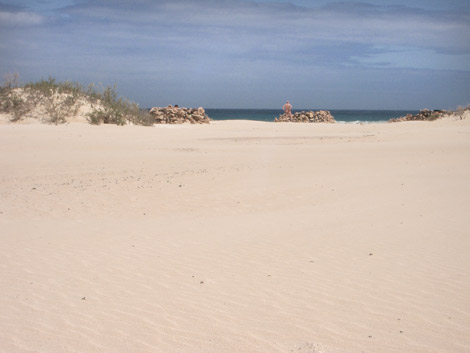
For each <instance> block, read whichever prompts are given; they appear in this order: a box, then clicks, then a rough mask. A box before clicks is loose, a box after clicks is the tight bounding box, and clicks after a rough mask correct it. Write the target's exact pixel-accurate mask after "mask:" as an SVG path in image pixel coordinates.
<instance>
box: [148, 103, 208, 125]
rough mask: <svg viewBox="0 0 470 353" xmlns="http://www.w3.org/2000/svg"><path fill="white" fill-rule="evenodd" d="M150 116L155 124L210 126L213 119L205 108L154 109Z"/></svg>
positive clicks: (151, 110)
mask: <svg viewBox="0 0 470 353" xmlns="http://www.w3.org/2000/svg"><path fill="white" fill-rule="evenodd" d="M150 114H151V115H152V116H153V117H154V118H155V124H184V123H191V124H209V123H210V121H211V119H210V118H209V117H208V116H207V114H206V111H205V110H204V108H197V109H195V108H178V107H172V106H171V105H170V106H168V107H165V108H160V107H153V108H152V109H150Z"/></svg>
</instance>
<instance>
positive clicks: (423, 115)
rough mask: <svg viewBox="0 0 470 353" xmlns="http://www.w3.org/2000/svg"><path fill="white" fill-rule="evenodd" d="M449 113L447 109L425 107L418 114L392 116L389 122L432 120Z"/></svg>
mask: <svg viewBox="0 0 470 353" xmlns="http://www.w3.org/2000/svg"><path fill="white" fill-rule="evenodd" d="M446 114H448V113H447V112H446V111H445V110H429V109H423V110H421V111H420V112H419V113H418V114H415V115H413V114H407V115H405V116H401V117H399V118H392V119H390V120H389V121H388V122H389V123H397V122H401V121H432V120H437V119H440V118H442V117H443V116H444V115H446Z"/></svg>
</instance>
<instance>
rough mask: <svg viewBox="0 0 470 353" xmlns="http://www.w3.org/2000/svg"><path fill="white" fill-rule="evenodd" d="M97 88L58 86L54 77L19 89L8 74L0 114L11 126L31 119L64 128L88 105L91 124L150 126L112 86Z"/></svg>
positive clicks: (0, 90) (15, 79)
mask: <svg viewBox="0 0 470 353" xmlns="http://www.w3.org/2000/svg"><path fill="white" fill-rule="evenodd" d="M100 87H101V86H96V85H95V84H90V85H88V86H87V87H86V88H84V87H83V86H82V85H81V84H80V83H77V82H72V81H65V82H59V81H57V80H56V79H55V78H54V77H49V78H48V79H47V80H44V79H42V80H40V81H37V82H29V83H26V84H25V85H21V84H20V83H19V75H18V74H16V73H15V74H8V75H6V76H5V77H4V81H3V83H2V84H1V85H0V112H2V113H7V114H10V116H11V118H10V120H11V121H12V122H16V121H20V120H22V119H25V118H28V117H30V118H38V119H40V120H41V121H42V122H45V123H49V124H63V123H66V122H67V121H68V119H69V118H73V117H75V116H77V114H78V112H79V110H80V108H81V107H82V106H83V105H88V106H89V107H91V109H89V112H88V113H87V114H86V119H87V120H88V122H89V123H91V124H102V123H103V124H116V125H125V124H129V123H131V124H136V125H152V124H153V118H152V116H151V115H150V114H149V113H148V111H145V110H142V109H140V108H139V106H138V105H137V104H136V103H134V102H131V101H130V100H128V99H124V98H121V97H119V95H118V93H117V90H116V86H115V85H114V86H107V87H104V88H100Z"/></svg>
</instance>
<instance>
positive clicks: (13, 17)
mask: <svg viewBox="0 0 470 353" xmlns="http://www.w3.org/2000/svg"><path fill="white" fill-rule="evenodd" d="M42 23H44V17H43V16H40V15H38V14H35V13H33V12H7V11H0V25H3V26H36V25H40V24H42Z"/></svg>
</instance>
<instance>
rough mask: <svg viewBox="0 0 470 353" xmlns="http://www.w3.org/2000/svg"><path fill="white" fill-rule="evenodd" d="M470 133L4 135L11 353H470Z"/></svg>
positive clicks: (5, 338) (164, 129)
mask: <svg viewBox="0 0 470 353" xmlns="http://www.w3.org/2000/svg"><path fill="white" fill-rule="evenodd" d="M469 121H470V120H469V119H465V120H457V119H444V120H440V121H436V122H432V123H429V122H409V123H400V124H365V125H354V124H351V125H349V124H345V125H341V124H336V125H317V124H311V125H307V124H289V123H286V124H274V123H259V122H247V121H226V122H213V123H212V124H211V125H205V126H196V125H181V126H155V127H137V126H125V127H117V126H91V125H86V124H68V125H60V126H46V125H38V124H32V125H22V126H18V125H1V126H0V228H1V229H2V230H1V238H0V239H1V242H2V246H1V247H0V256H1V259H2V260H1V261H0V288H1V289H2V295H1V296H0V319H1V320H0V351H1V352H310V353H314V352H315V353H318V352H324V353H356V352H357V353H361V352H371V353H381V352H383V353H385V352H387V353H389V352H397V353H398V352H400V353H403V352H417V353H421V352H422V353H434V352H436V353H437V352H469V351H470V260H469V256H468V254H469V253H470V238H469V234H470V232H469V230H470V220H469V217H468V215H469V206H468V201H469V200H470V187H469V180H470V167H469V165H470V163H469V161H470V138H469V137H470V123H469Z"/></svg>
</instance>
